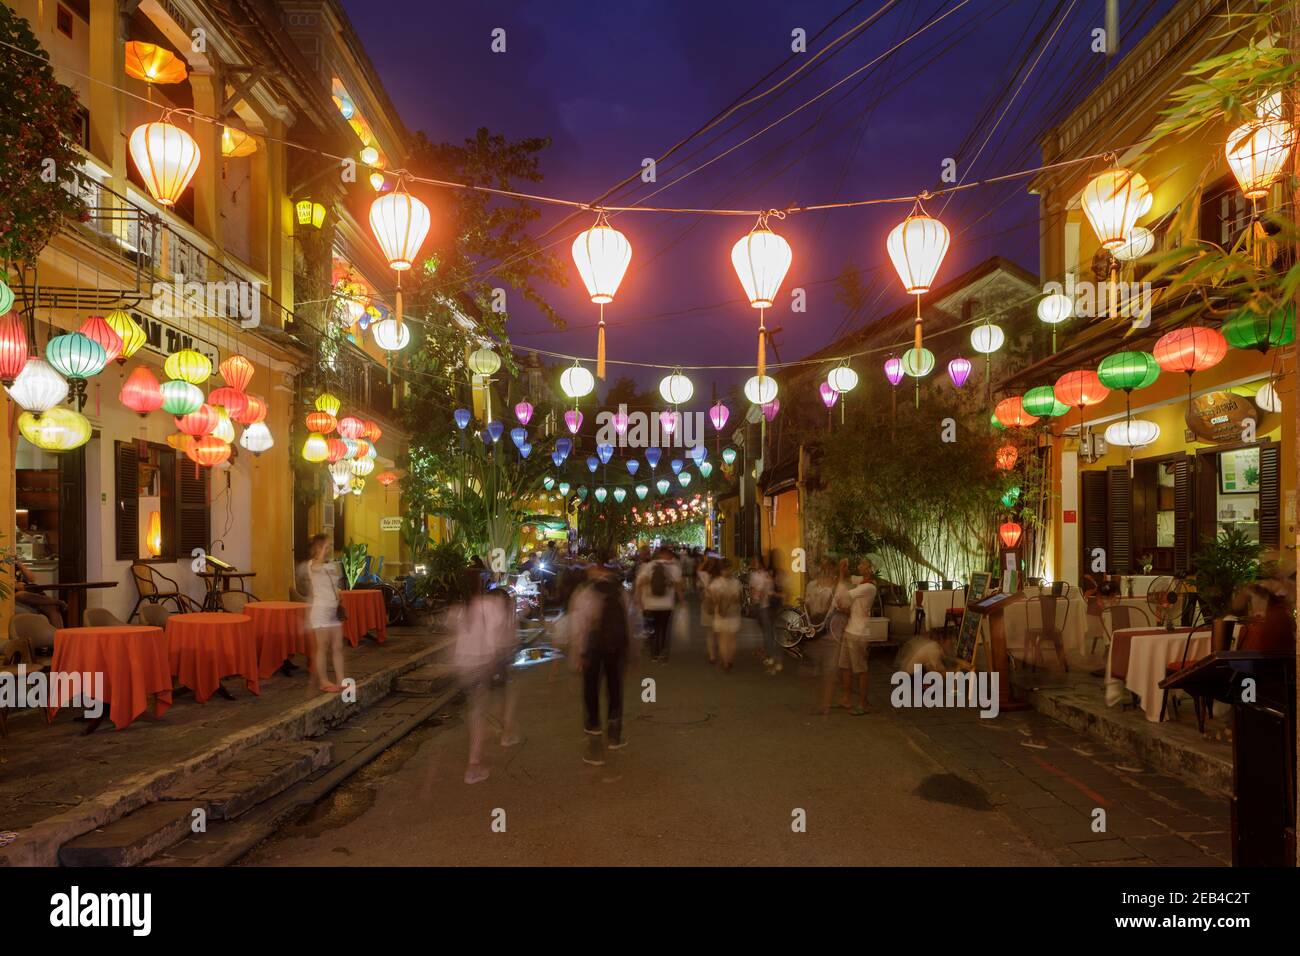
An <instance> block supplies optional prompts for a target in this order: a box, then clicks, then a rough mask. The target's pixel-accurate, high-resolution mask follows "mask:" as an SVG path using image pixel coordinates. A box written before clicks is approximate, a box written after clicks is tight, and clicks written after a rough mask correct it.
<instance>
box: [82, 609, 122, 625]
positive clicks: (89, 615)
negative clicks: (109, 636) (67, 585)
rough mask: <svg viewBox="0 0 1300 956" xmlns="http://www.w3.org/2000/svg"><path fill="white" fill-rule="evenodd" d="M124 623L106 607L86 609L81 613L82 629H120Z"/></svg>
mask: <svg viewBox="0 0 1300 956" xmlns="http://www.w3.org/2000/svg"><path fill="white" fill-rule="evenodd" d="M124 623H126V622H125V621H121V620H118V617H117V615H116V614H114V613H113V612H112V611H110V610H109V609H108V608H106V607H88V608H86V609H85V610H84V611H82V612H81V624H82V626H83V627H120V626H121V625H122V624H124Z"/></svg>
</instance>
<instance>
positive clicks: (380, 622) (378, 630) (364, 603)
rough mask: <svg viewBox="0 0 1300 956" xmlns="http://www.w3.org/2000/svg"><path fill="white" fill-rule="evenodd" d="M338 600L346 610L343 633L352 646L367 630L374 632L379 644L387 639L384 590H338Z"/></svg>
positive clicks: (386, 611) (386, 612) (386, 610)
mask: <svg viewBox="0 0 1300 956" xmlns="http://www.w3.org/2000/svg"><path fill="white" fill-rule="evenodd" d="M339 601H341V602H342V604H343V607H344V608H345V609H346V610H347V612H348V619H347V620H346V621H344V622H343V633H344V634H346V635H347V636H348V641H349V642H351V644H352V646H353V647H356V646H357V642H358V641H360V640H361V638H363V637H365V636H366V633H367V632H368V631H374V632H375V635H376V636H375V640H376V641H378V642H379V643H380V644H382V643H384V641H385V640H387V639H388V609H387V608H385V607H384V592H382V591H377V590H374V589H373V588H372V589H370V590H363V591H340V592H339Z"/></svg>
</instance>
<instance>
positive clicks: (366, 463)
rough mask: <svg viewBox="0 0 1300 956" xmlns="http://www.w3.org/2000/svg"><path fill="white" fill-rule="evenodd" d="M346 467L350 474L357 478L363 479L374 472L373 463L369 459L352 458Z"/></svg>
mask: <svg viewBox="0 0 1300 956" xmlns="http://www.w3.org/2000/svg"><path fill="white" fill-rule="evenodd" d="M348 467H349V468H350V469H351V471H352V474H354V475H356V476H357V477H358V478H364V477H366V475H368V474H370V473H371V472H372V471H374V470H375V462H374V460H373V459H370V458H354V459H353V460H352V461H350V462H348Z"/></svg>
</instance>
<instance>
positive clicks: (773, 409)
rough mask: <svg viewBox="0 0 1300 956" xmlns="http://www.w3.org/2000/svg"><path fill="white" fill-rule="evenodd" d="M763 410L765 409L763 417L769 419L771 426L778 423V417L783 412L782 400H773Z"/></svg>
mask: <svg viewBox="0 0 1300 956" xmlns="http://www.w3.org/2000/svg"><path fill="white" fill-rule="evenodd" d="M762 409H763V417H764V418H765V419H767V421H768V423H769V424H771V423H772V422H774V421H776V415H777V413H778V412H779V411H781V399H779V398H774V399H772V400H771V401H770V402H768V403H767V404H766V405H763V406H762Z"/></svg>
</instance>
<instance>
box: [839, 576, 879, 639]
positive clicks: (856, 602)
mask: <svg viewBox="0 0 1300 956" xmlns="http://www.w3.org/2000/svg"><path fill="white" fill-rule="evenodd" d="M849 599H850V600H851V601H852V602H853V603H852V606H851V607H850V609H849V623H848V624H846V625H845V626H844V633H845V634H851V635H853V636H854V637H865V636H866V634H867V622H868V620H869V619H870V618H871V608H872V606H873V605H874V604H875V603H876V586H875V585H874V584H872V583H871V582H870V581H864V582H863V583H861V584H859V585H858V586H857V587H855V588H854V589H853V590H851V591H849Z"/></svg>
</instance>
